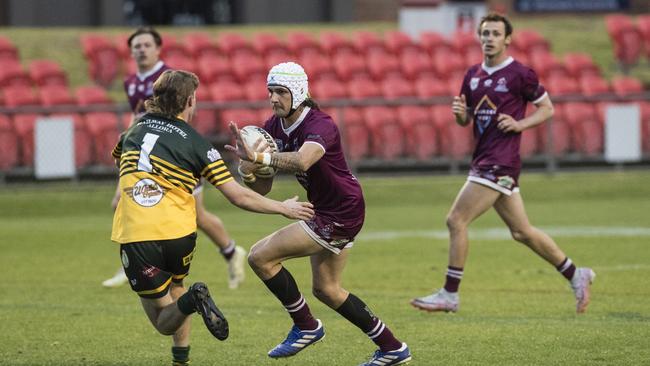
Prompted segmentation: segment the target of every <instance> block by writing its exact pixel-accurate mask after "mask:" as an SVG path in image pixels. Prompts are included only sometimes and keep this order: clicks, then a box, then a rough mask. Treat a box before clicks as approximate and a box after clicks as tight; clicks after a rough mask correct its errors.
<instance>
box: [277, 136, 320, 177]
mask: <svg viewBox="0 0 650 366" xmlns="http://www.w3.org/2000/svg"><path fill="white" fill-rule="evenodd" d="M324 154H325V151H324V150H323V148H322V147H321V146H320V145H318V144H311V143H307V144H303V145H302V146H301V147H300V150H298V151H293V152H283V153H273V154H271V164H270V165H271V166H272V167H275V168H278V169H281V170H287V171H290V172H306V171H307V170H308V169H309V168H310V167H311V166H312V165H314V164H315V163H316V162H317V161H318V160H319V159H320V158H321V157H323V155H324Z"/></svg>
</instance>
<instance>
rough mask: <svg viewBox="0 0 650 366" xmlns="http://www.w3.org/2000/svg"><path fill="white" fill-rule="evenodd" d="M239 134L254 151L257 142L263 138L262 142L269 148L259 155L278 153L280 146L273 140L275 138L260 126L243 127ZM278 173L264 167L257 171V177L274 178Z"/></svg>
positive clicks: (273, 169)
mask: <svg viewBox="0 0 650 366" xmlns="http://www.w3.org/2000/svg"><path fill="white" fill-rule="evenodd" d="M239 132H240V133H241V137H242V140H244V143H245V144H246V146H248V148H249V149H251V150H253V149H254V148H255V144H256V143H257V141H258V140H259V139H260V138H262V140H263V141H264V142H266V145H267V147H266V149H264V150H263V151H257V152H258V153H260V152H262V153H264V152H267V153H275V152H278V145H277V144H276V143H275V140H273V137H271V135H269V133H268V132H266V130H264V129H263V128H261V127H258V126H245V127H242V128H241V129H240V130H239ZM276 173H277V172H276V170H275V168H273V167H271V166H262V167H259V168H257V169H255V176H256V177H259V178H273V177H274V176H275V174H276Z"/></svg>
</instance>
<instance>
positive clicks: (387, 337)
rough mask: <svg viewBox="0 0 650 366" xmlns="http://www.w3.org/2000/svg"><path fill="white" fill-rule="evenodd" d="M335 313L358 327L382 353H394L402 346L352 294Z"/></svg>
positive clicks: (366, 306) (379, 320)
mask: <svg viewBox="0 0 650 366" xmlns="http://www.w3.org/2000/svg"><path fill="white" fill-rule="evenodd" d="M336 312H338V313H339V314H341V315H342V316H343V317H344V318H345V319H347V320H348V321H350V323H352V324H354V325H356V326H357V327H359V329H361V330H362V331H363V332H364V333H366V335H367V336H368V337H369V338H370V339H371V340H372V341H373V342H375V344H376V345H378V346H379V348H380V349H381V350H382V351H383V352H388V351H394V350H396V349H399V348H400V347H401V346H402V342H400V341H399V340H397V338H395V336H393V333H392V332H391V331H390V329H388V327H387V326H386V325H385V324H384V323H383V322H382V321H381V319H379V318H378V317H376V316H375V314H373V313H372V311H370V309H369V308H368V305H366V304H365V303H364V302H363V301H362V300H361V299H360V298H358V297H356V296H354V294H349V295H348V298H347V299H345V301H344V302H343V304H341V306H339V307H338V309H336Z"/></svg>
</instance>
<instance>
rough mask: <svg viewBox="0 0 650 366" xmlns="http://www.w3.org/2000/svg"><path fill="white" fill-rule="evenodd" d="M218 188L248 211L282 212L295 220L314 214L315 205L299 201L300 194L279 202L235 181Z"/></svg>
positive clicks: (234, 203)
mask: <svg viewBox="0 0 650 366" xmlns="http://www.w3.org/2000/svg"><path fill="white" fill-rule="evenodd" d="M217 189H219V191H221V193H223V195H224V196H225V197H226V198H227V199H228V201H230V203H232V204H233V205H235V206H237V207H239V208H243V209H245V210H248V211H253V212H258V213H267V214H281V215H282V216H284V217H286V218H288V219H294V220H309V219H311V218H312V217H313V216H314V209H313V207H314V206H313V205H312V204H311V203H309V202H299V201H298V196H295V197H293V198H290V199H287V200H285V201H283V202H279V201H276V200H272V199H269V198H266V197H264V196H262V195H260V194H258V193H257V192H253V191H252V190H250V189H247V188H244V187H242V186H241V185H239V183H237V182H234V181H229V182H226V183H224V184H221V185H219V186H217Z"/></svg>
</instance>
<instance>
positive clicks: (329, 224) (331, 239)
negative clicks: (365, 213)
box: [300, 214, 364, 254]
mask: <svg viewBox="0 0 650 366" xmlns="http://www.w3.org/2000/svg"><path fill="white" fill-rule="evenodd" d="M363 219H364V218H363V217H361V218H360V219H357V220H346V221H344V220H338V221H337V220H332V219H330V218H328V217H325V216H321V215H318V214H316V215H315V216H314V217H313V218H312V219H311V220H308V221H300V225H301V226H302V227H303V229H305V231H306V232H307V234H308V235H309V236H310V237H311V238H312V239H314V241H316V242H317V243H318V244H320V245H322V246H323V247H324V248H325V249H327V250H329V251H331V252H333V253H336V254H339V253H341V250H342V249H344V248H351V247H352V245H353V244H354V237H355V236H356V235H357V234H358V233H359V231H361V227H362V226H363Z"/></svg>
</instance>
